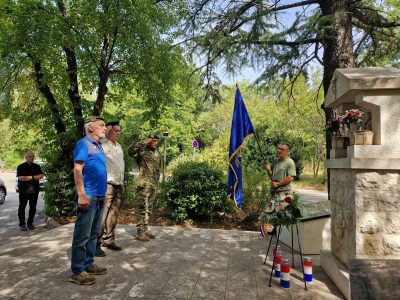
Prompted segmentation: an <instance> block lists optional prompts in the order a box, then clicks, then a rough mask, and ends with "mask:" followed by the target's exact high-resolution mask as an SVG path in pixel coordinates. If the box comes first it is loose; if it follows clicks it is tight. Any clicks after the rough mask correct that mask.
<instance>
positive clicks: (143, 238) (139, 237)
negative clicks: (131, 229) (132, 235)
mask: <svg viewBox="0 0 400 300" xmlns="http://www.w3.org/2000/svg"><path fill="white" fill-rule="evenodd" d="M136 239H137V240H139V241H141V242H148V241H150V239H149V237H148V236H147V235H146V233H145V232H140V233H139V232H138V234H137V235H136Z"/></svg>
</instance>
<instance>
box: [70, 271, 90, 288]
mask: <svg viewBox="0 0 400 300" xmlns="http://www.w3.org/2000/svg"><path fill="white" fill-rule="evenodd" d="M69 281H71V282H74V283H77V284H80V285H90V284H93V283H95V282H96V279H95V278H94V277H93V276H90V275H89V274H88V272H86V271H83V272H80V273H79V274H77V275H72V276H71V278H70V279H69Z"/></svg>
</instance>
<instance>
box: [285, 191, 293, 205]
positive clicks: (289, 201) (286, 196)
mask: <svg viewBox="0 0 400 300" xmlns="http://www.w3.org/2000/svg"><path fill="white" fill-rule="evenodd" d="M285 202H286V203H289V204H290V203H292V198H291V197H290V195H289V194H288V193H286V195H285Z"/></svg>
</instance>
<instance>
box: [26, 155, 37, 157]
mask: <svg viewBox="0 0 400 300" xmlns="http://www.w3.org/2000/svg"><path fill="white" fill-rule="evenodd" d="M27 157H35V155H28V156H27Z"/></svg>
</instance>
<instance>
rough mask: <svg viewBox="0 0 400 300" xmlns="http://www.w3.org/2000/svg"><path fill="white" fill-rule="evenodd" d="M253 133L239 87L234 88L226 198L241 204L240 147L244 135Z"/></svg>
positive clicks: (238, 204)
mask: <svg viewBox="0 0 400 300" xmlns="http://www.w3.org/2000/svg"><path fill="white" fill-rule="evenodd" d="M252 133H254V128H253V124H251V120H250V116H249V114H248V113H247V109H246V106H245V105H244V102H243V98H242V95H241V94H240V91H239V88H238V89H237V90H236V97H235V107H234V109H233V117H232V127H231V140H230V143H229V170H228V198H231V199H233V200H235V202H236V205H237V206H238V207H241V206H242V152H243V151H242V147H243V142H244V140H245V138H246V136H248V135H250V134H252Z"/></svg>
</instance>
